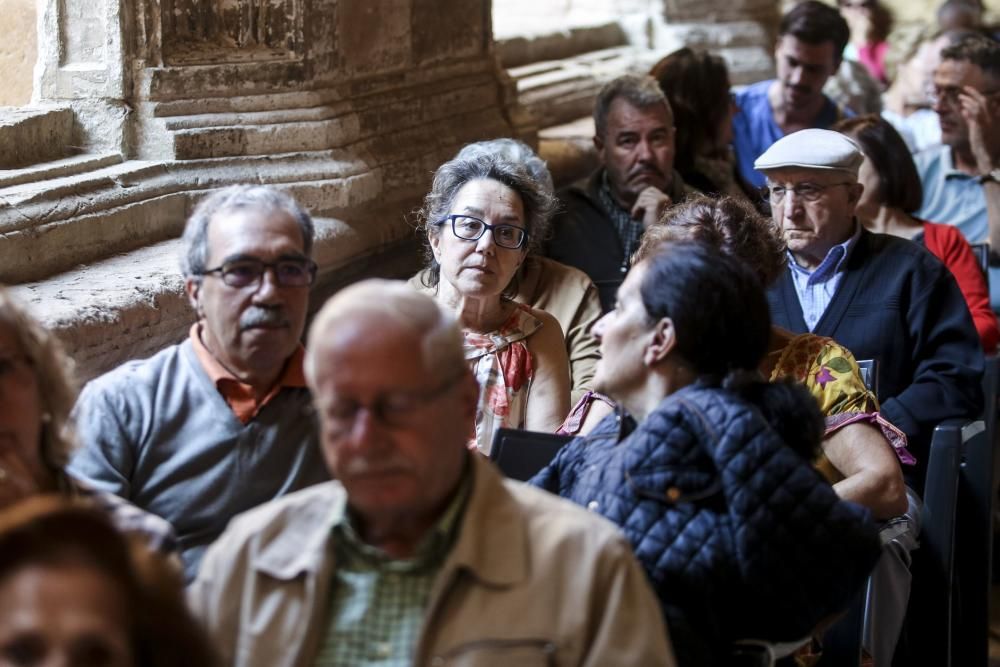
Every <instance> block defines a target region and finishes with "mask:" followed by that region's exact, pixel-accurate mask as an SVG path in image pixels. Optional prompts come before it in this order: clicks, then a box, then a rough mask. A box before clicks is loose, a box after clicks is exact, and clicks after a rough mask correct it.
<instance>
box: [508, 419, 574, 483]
mask: <svg viewBox="0 0 1000 667" xmlns="http://www.w3.org/2000/svg"><path fill="white" fill-rule="evenodd" d="M572 439H573V438H572V436H568V435H557V434H555V433H541V432H538V431H521V430H519V429H513V428H501V429H498V430H497V433H496V435H495V436H493V447H492V449H490V459H492V460H493V461H494V462H495V463H496V464H497V467H499V468H500V471H501V472H502V473H503V474H504V475H506V476H507V477H510V478H511V479H517V480H520V481H522V482H524V481H527V480H529V479H531V478H532V477H534V476H535V473H537V472H538V471H539V470H541V469H542V468H544V467H545V466H547V465H548V464H549V461H551V460H552V459H553V458H555V455H556V452H558V451H559V450H560V449H561V448H562V446H563V445H565V444H566V443H567V442H569V441H570V440H572Z"/></svg>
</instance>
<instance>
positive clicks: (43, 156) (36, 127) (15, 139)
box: [0, 107, 73, 177]
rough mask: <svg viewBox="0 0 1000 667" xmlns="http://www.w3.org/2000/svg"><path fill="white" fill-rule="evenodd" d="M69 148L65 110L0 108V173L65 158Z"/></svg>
mask: <svg viewBox="0 0 1000 667" xmlns="http://www.w3.org/2000/svg"><path fill="white" fill-rule="evenodd" d="M72 145H73V111H72V110H71V109H70V108H69V107H2V108H0V170H3V169H16V168H18V167H24V166H27V165H31V164H36V163H38V162H46V161H49V160H56V159H59V158H62V157H65V156H67V155H68V154H69V152H68V151H70V150H71V146H72ZM0 177H2V172H0Z"/></svg>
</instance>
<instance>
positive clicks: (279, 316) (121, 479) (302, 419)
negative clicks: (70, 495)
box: [70, 186, 327, 580]
mask: <svg viewBox="0 0 1000 667" xmlns="http://www.w3.org/2000/svg"><path fill="white" fill-rule="evenodd" d="M312 241H313V223H312V219H311V218H310V217H309V214H308V213H306V212H305V211H304V210H303V209H301V208H300V207H299V206H298V204H296V203H295V201H294V200H293V199H292V198H291V197H289V196H288V195H285V194H283V193H281V192H279V191H277V190H274V189H271V188H267V187H259V186H234V187H230V188H226V189H223V190H220V191H218V192H215V193H213V194H211V195H209V196H208V197H206V198H205V199H204V200H203V201H202V202H201V203H200V204H199V205H198V207H197V208H196V209H195V210H194V213H193V214H192V215H191V218H190V219H189V220H188V223H187V226H186V227H185V230H184V237H183V243H184V251H183V252H184V254H183V256H182V258H181V263H182V266H183V271H184V276H185V291H186V292H187V295H188V298H189V300H190V302H191V305H192V307H193V308H194V310H195V312H196V313H197V317H198V321H197V322H196V323H195V324H194V325H193V326H192V327H191V331H190V335H189V336H188V338H187V340H185V341H184V342H183V343H180V344H179V345H173V346H170V347H168V348H166V349H165V350H163V351H161V352H160V353H158V354H156V355H155V356H153V357H151V358H149V359H145V360H142V361H130V362H128V363H126V364H124V365H122V366H120V367H119V368H117V369H115V370H113V371H111V372H110V373H107V374H106V375H103V376H101V377H99V378H97V379H95V380H92V381H91V382H90V383H89V384H88V385H87V387H86V388H85V389H84V391H83V393H82V394H81V395H80V398H79V400H78V402H77V405H76V409H75V414H74V416H75V419H76V423H77V427H78V435H79V440H80V444H81V448H80V450H79V451H78V453H77V455H76V457H75V458H74V460H73V461H72V463H71V465H70V471H71V472H72V473H73V474H74V475H76V476H78V477H81V478H83V479H86V480H87V481H89V482H91V483H92V484H93V485H94V486H96V487H97V488H99V489H101V490H104V491H109V492H111V493H115V494H117V495H119V496H121V497H123V498H125V499H127V500H129V501H131V502H132V503H134V504H135V505H137V506H139V507H141V508H142V509H144V510H147V511H149V512H152V513H153V514H157V515H159V516H161V517H163V518H164V519H166V520H167V521H169V522H170V523H171V524H172V525H173V526H174V529H175V530H176V531H177V536H178V540H179V543H180V547H181V556H182V559H183V561H184V569H185V575H186V577H187V579H188V580H191V579H193V578H194V575H195V574H196V572H197V568H198V563H199V561H200V560H201V556H202V553H203V551H204V549H205V548H206V547H207V546H208V545H209V544H210V543H211V542H212V541H213V540H215V538H217V537H218V536H219V534H221V533H222V531H223V529H224V528H225V527H226V523H227V522H228V521H229V519H230V518H231V517H232V516H234V515H235V514H237V513H239V512H242V511H244V510H247V509H250V508H251V507H254V506H256V505H259V504H261V503H263V502H265V501H268V500H271V499H273V498H276V497H278V496H280V495H283V494H285V493H288V492H289V491H295V490H298V489H301V488H303V487H305V486H308V485H310V484H314V483H316V482H320V481H324V480H325V479H327V474H326V470H325V468H324V467H323V464H322V458H321V456H320V451H319V446H318V442H317V431H316V427H315V424H314V421H313V419H312V418H311V414H312V412H311V405H310V401H311V399H310V395H309V390H308V389H307V387H306V384H305V377H304V376H303V372H302V360H303V355H304V353H305V350H304V349H303V347H302V345H301V343H300V342H299V339H300V338H301V336H302V331H303V328H304V327H305V318H306V309H307V304H308V300H309V286H310V285H312V283H313V281H314V279H315V277H316V264H315V263H314V262H313V261H312V260H311V259H310V252H311V249H312Z"/></svg>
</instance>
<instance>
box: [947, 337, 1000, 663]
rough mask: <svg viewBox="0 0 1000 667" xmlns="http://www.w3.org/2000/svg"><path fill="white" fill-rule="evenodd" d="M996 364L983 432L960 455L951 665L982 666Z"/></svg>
mask: <svg viewBox="0 0 1000 667" xmlns="http://www.w3.org/2000/svg"><path fill="white" fill-rule="evenodd" d="M998 384H1000V359H998V358H997V357H996V356H989V357H987V358H986V367H985V372H984V373H983V396H984V398H985V403H984V406H985V407H984V410H983V423H984V426H985V429H984V432H983V434H982V435H981V436H980V437H976V438H973V439H972V440H970V441H969V442H967V443H966V446H965V447H964V448H963V451H962V468H961V480H960V484H959V492H958V520H957V527H956V533H955V543H956V557H955V568H956V571H957V573H958V581H959V585H960V589H959V591H960V604H959V605H958V608H957V614H958V618H957V619H956V622H955V627H956V631H955V632H956V637H955V645H956V647H960V649H961V650H960V652H953V653H955V656H956V658H955V659H956V664H970V665H971V664H986V661H987V659H988V656H987V653H988V651H987V646H988V643H989V622H990V611H991V609H990V600H991V588H992V579H993V513H994V509H995V508H996V496H997V487H996V480H997V471H996V466H997V442H996V438H997V432H996V422H997V389H998Z"/></svg>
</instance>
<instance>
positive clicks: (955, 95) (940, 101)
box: [925, 86, 1000, 109]
mask: <svg viewBox="0 0 1000 667" xmlns="http://www.w3.org/2000/svg"><path fill="white" fill-rule="evenodd" d="M925 92H926V94H927V101H928V102H930V105H931V106H932V107H936V106H939V105H940V106H942V107H947V108H949V109H957V108H958V106H959V101H960V98H959V96H960V95H961V94H962V88H961V87H960V86H928V87H927V90H926V91H925ZM979 92H980V93H982V94H983V95H984V96H985V97H992V96H994V95H996V94H998V93H1000V90H981V91H979Z"/></svg>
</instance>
